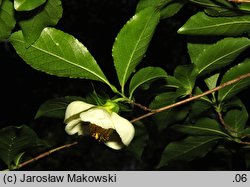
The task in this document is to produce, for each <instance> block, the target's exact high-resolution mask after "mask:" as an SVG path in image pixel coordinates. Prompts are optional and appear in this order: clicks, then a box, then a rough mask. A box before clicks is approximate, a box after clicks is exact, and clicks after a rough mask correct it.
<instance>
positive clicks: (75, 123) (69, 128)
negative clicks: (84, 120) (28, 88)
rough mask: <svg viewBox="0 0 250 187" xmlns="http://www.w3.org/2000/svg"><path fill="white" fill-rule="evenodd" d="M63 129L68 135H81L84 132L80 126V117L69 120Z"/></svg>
mask: <svg viewBox="0 0 250 187" xmlns="http://www.w3.org/2000/svg"><path fill="white" fill-rule="evenodd" d="M65 131H66V132H67V133H68V134H69V135H73V134H76V133H78V135H83V134H84V129H83V128H82V125H81V119H80V118H78V119H75V120H72V121H70V122H69V123H68V124H67V125H66V126H65Z"/></svg>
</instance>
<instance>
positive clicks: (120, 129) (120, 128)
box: [111, 112, 135, 146]
mask: <svg viewBox="0 0 250 187" xmlns="http://www.w3.org/2000/svg"><path fill="white" fill-rule="evenodd" d="M111 119H112V121H113V123H114V126H115V130H116V132H117V133H118V134H119V136H120V137H121V140H122V143H123V144H124V145H126V146H128V145H129V144H130V142H131V141H132V139H133V137H134V135H135V128H134V126H133V125H132V124H131V123H130V122H129V121H128V120H127V119H125V118H123V117H121V116H119V115H118V114H117V113H115V112H112V114H111Z"/></svg>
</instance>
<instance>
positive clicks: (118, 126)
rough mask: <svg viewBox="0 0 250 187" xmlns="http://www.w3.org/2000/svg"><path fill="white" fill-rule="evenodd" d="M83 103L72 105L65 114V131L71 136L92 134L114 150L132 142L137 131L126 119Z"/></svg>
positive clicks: (103, 108) (78, 102)
mask: <svg viewBox="0 0 250 187" xmlns="http://www.w3.org/2000/svg"><path fill="white" fill-rule="evenodd" d="M109 109H110V108H105V106H104V107H99V106H95V105H92V104H88V103H85V102H82V101H74V102H72V103H70V104H69V105H68V107H67V109H66V114H65V123H66V124H67V125H66V127H65V131H66V132H67V133H68V134H69V135H73V134H76V133H78V135H86V134H90V135H91V136H92V137H94V138H95V139H97V140H99V141H102V142H104V143H105V144H106V145H107V146H109V147H111V148H112V149H116V150H119V149H121V148H122V147H123V146H124V145H126V146H128V145H129V144H130V142H131V141H132V139H133V137H134V134H135V129H134V126H133V125H132V124H131V123H130V122H129V121H128V120H127V119H125V118H123V117H121V116H119V115H118V114H117V113H115V112H112V111H111V110H109Z"/></svg>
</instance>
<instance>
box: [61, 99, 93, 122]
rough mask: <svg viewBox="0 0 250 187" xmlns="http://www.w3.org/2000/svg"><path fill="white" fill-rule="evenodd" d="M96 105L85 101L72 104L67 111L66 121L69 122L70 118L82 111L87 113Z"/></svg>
mask: <svg viewBox="0 0 250 187" xmlns="http://www.w3.org/2000/svg"><path fill="white" fill-rule="evenodd" d="M93 106H94V105H91V104H88V103H85V102H83V101H73V102H72V103H70V104H69V105H68V107H67V109H66V113H65V120H67V119H68V118H69V117H71V116H73V115H75V114H77V113H80V112H82V111H85V110H87V109H89V108H91V107H93Z"/></svg>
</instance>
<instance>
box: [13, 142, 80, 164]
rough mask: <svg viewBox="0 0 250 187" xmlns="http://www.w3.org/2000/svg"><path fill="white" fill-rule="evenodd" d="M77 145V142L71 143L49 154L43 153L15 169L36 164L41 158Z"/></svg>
mask: <svg viewBox="0 0 250 187" xmlns="http://www.w3.org/2000/svg"><path fill="white" fill-rule="evenodd" d="M76 144H78V142H77V141H75V142H73V143H69V144H65V145H62V146H60V147H57V148H54V149H51V150H49V151H47V152H45V153H42V154H40V155H38V156H37V157H35V158H32V159H30V160H27V161H25V162H23V163H22V164H20V165H18V166H17V167H16V168H15V169H20V168H21V167H24V166H26V165H27V164H30V163H32V162H34V161H37V160H39V159H41V158H43V157H46V156H48V155H50V154H51V153H54V152H56V151H59V150H62V149H65V148H68V147H71V146H73V145H76Z"/></svg>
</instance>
